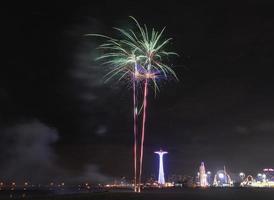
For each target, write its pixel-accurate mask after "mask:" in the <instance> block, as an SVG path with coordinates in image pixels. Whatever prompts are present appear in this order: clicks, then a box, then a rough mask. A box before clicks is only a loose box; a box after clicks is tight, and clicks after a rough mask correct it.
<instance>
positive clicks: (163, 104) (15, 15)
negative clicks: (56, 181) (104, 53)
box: [0, 0, 274, 178]
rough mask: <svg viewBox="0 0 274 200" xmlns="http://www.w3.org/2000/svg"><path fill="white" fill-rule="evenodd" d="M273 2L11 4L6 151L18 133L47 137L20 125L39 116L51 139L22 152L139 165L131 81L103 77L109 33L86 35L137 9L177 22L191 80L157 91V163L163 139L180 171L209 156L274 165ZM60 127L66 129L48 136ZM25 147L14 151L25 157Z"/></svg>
mask: <svg viewBox="0 0 274 200" xmlns="http://www.w3.org/2000/svg"><path fill="white" fill-rule="evenodd" d="M273 8H274V3H273V2H272V1H166V2H163V3H161V2H160V1H145V2H141V1H128V2H127V3H125V2H122V1H121V2H120V1H115V2H114V1H107V0H101V1H99V2H95V1H74V2H70V3H68V2H66V3H61V2H59V3H50V2H48V1H45V2H44V3H41V2H39V3H38V2H36V3H25V2H24V3H20V4H15V3H14V4H10V5H7V7H6V12H5V13H4V14H5V16H4V25H2V26H4V28H3V30H2V33H4V37H3V39H4V41H3V45H2V47H3V49H4V51H5V53H4V54H3V55H4V61H6V62H2V65H1V72H0V83H1V84H0V103H1V105H0V124H1V130H2V131H1V134H2V135H3V138H4V139H3V140H2V143H5V144H6V145H2V147H1V152H3V153H2V155H1V157H0V159H1V161H0V162H1V163H2V162H3V161H4V160H9V159H11V157H13V156H14V155H13V153H14V152H12V151H11V150H10V149H9V150H7V149H8V148H7V147H6V146H7V144H8V145H9V144H11V145H14V146H15V147H16V146H19V147H18V148H19V150H18V152H20V145H18V144H22V143H21V142H19V140H20V141H30V143H31V144H34V146H35V144H36V141H37V140H38V139H37V138H36V137H34V139H33V140H32V139H30V140H29V139H27V140H25V139H23V140H21V139H20V138H22V137H14V130H15V128H16V131H15V132H16V134H20V127H21V126H23V127H25V126H26V125H27V128H26V129H27V130H28V129H30V130H33V129H32V125H34V126H35V127H36V128H35V130H37V131H38V132H39V129H40V128H41V130H42V132H43V134H42V137H41V138H44V139H42V140H45V141H46V142H42V145H45V146H46V147H47V148H44V149H42V150H41V152H43V151H45V153H41V154H38V155H36V156H34V158H31V159H30V160H28V157H27V158H26V160H25V161H24V162H23V161H22V159H19V158H18V162H22V163H21V164H22V165H26V166H28V164H26V163H29V162H31V163H33V165H31V166H29V167H30V168H31V167H35V166H36V165H39V164H41V163H43V162H42V160H43V155H44V154H46V152H48V151H50V154H51V155H54V156H53V157H54V159H52V158H50V159H51V162H54V165H55V166H58V170H60V168H62V169H64V171H66V172H67V171H70V172H71V174H73V173H78V174H79V173H81V171H83V170H84V169H85V168H86V166H89V165H92V166H95V167H94V168H96V170H95V173H97V171H98V170H100V172H101V173H102V174H105V175H106V176H114V177H119V176H123V175H126V176H130V175H131V174H132V158H131V156H132V152H131V145H132V119H131V109H130V108H131V104H132V102H131V95H130V94H131V93H130V89H129V87H128V86H126V85H125V84H123V83H114V82H112V83H109V84H104V83H103V81H102V80H103V76H104V74H105V73H106V69H104V67H102V66H100V65H99V63H96V62H95V61H94V58H95V57H96V55H98V52H97V51H96V50H95V48H96V45H98V44H99V42H100V41H98V40H95V39H91V38H85V37H83V34H85V33H95V32H96V33H98V32H99V33H102V34H107V35H112V34H115V32H113V30H112V27H113V26H119V27H127V26H129V23H130V20H129V18H128V16H130V15H132V16H135V17H136V18H137V19H138V20H139V21H140V23H141V24H143V23H146V24H147V25H148V26H150V27H151V26H153V27H155V28H158V29H160V28H162V27H164V26H166V27H167V28H166V30H167V31H166V33H165V34H166V36H167V37H169V36H170V37H173V38H174V40H173V43H172V45H171V48H172V50H174V51H176V52H178V53H179V54H180V55H181V56H180V57H179V58H177V59H175V60H174V61H173V63H174V65H175V66H176V68H175V70H176V72H177V73H178V76H179V78H180V82H179V83H177V82H175V81H170V82H168V83H165V84H163V85H161V92H160V93H159V95H158V96H157V97H156V98H154V97H153V96H151V97H150V98H149V106H150V111H149V114H148V121H149V123H148V131H147V135H146V136H147V137H146V143H145V158H144V159H145V168H144V169H145V174H146V175H149V174H151V173H155V171H156V169H157V167H156V162H157V158H156V156H155V155H153V151H154V150H157V149H159V148H164V149H165V150H167V151H169V154H168V155H167V157H166V158H167V161H168V162H167V169H168V170H167V171H168V174H173V173H180V174H191V175H192V174H194V173H195V169H197V168H198V166H199V163H200V162H201V161H205V163H206V166H207V167H208V168H209V169H210V170H212V171H216V170H217V169H218V168H220V167H223V165H226V166H227V169H228V170H229V171H232V172H239V171H246V172H249V173H256V172H257V171H258V170H260V169H261V168H264V167H274V166H273V165H274V158H273V151H274V146H273V145H272V144H273V140H274V134H273V132H274V104H273V102H274V95H273V88H274V78H273V72H274V70H273V67H274V65H273V64H274V63H273V58H274V57H273V56H274V48H273V47H274V37H273V36H274V26H273V24H274V13H273ZM130 26H132V23H131V25H130ZM18 127H19V129H18ZM37 127H38V128H37ZM26 129H24V130H26ZM51 130H54V131H53V132H54V134H55V136H56V137H55V136H53V138H54V139H52V136H50V138H47V137H45V136H44V132H51ZM22 132H23V133H22V134H23V135H24V134H26V135H27V134H28V133H27V131H22ZM30 132H32V131H30ZM16 134H15V135H16ZM31 134H33V133H31ZM37 134H39V133H37ZM11 135H13V136H11ZM51 135H52V133H51ZM11 138H12V139H11ZM31 138H32V137H31ZM3 141H4V142H3ZM38 141H39V140H38ZM37 144H39V145H41V141H39V142H38V143H37ZM48 147H50V150H49V149H48ZM32 150H34V149H30V151H32ZM22 151H23V150H22ZM114 154H115V156H113V155H114ZM16 156H17V157H20V153H19V154H16ZM16 156H14V157H13V159H12V160H13V161H12V162H7V163H8V164H9V163H10V165H14V162H16V161H14V158H16ZM21 156H22V155H21ZM38 158H39V159H38ZM47 159H49V157H47V156H45V160H47ZM15 160H16V159H15ZM8 164H7V166H8ZM7 166H2V170H1V171H0V172H1V175H2V176H3V175H5V174H7V171H6V169H7V168H10V167H9V166H8V167H7ZM53 168H54V167H53ZM56 168H57V167H56ZM97 168H98V170H97ZM92 169H93V168H92ZM18 170H19V169H18ZM45 170H48V169H45ZM51 170H52V169H51ZM14 171H16V168H15V169H14ZM27 173H29V172H28V170H26V174H27ZM98 173H99V172H98ZM12 176H15V178H16V176H17V175H16V173H10V177H12ZM26 176H27V175H26ZM99 178H100V177H99Z"/></svg>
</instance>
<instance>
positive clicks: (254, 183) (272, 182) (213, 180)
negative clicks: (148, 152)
mask: <svg viewBox="0 0 274 200" xmlns="http://www.w3.org/2000/svg"><path fill="white" fill-rule="evenodd" d="M155 153H156V154H158V155H159V172H158V181H157V183H156V184H157V185H158V186H171V185H174V186H176V183H174V182H173V183H172V182H167V183H166V182H165V175H164V165H163V156H164V155H165V154H167V152H166V151H162V150H160V151H156V152H155ZM195 179H196V181H194V182H193V186H198V187H212V186H213V187H237V186H241V187H273V188H274V169H272V168H265V169H263V170H262V172H260V173H258V174H257V176H256V177H253V176H251V175H247V176H246V175H245V173H244V172H240V173H239V174H236V175H235V174H232V175H231V174H229V173H228V172H227V170H226V168H225V166H224V168H223V169H220V170H218V171H217V172H216V173H215V174H212V172H211V171H206V167H205V163H204V162H201V165H200V167H199V171H198V173H197V176H196V178H195Z"/></svg>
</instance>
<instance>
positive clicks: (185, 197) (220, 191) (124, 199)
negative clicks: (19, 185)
mask: <svg viewBox="0 0 274 200" xmlns="http://www.w3.org/2000/svg"><path fill="white" fill-rule="evenodd" d="M0 199H26V200H27V199H33V200H39V199H41V200H42V199H43V200H46V199H60V200H62V199H64V200H65V199H71V200H72V199H78V200H181V199H182V200H223V199H224V200H238V199H248V200H266V199H271V200H274V189H259V188H208V189H163V190H161V189H154V190H145V191H143V192H142V193H133V192H130V191H126V190H112V191H105V192H91V193H81V194H80V193H78V194H76V193H75V194H72V193H71V194H53V193H49V194H47V193H39V192H38V193H35V194H31V193H29V194H28V193H26V194H25V195H24V196H22V195H21V193H14V194H13V195H10V194H9V195H7V194H4V193H2V194H1V193H0Z"/></svg>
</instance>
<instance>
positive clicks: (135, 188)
mask: <svg viewBox="0 0 274 200" xmlns="http://www.w3.org/2000/svg"><path fill="white" fill-rule="evenodd" d="M135 66H136V63H135ZM132 84H133V129H134V130H133V131H134V147H133V159H134V192H136V191H137V114H138V109H137V102H136V101H137V99H136V80H135V72H134V73H133V76H132Z"/></svg>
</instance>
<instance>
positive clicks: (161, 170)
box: [154, 150, 167, 185]
mask: <svg viewBox="0 0 274 200" xmlns="http://www.w3.org/2000/svg"><path fill="white" fill-rule="evenodd" d="M154 153H156V154H158V155H159V175H158V184H161V185H164V184H165V174H164V165H163V155H164V154H167V152H166V151H162V150H160V151H155V152H154Z"/></svg>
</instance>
